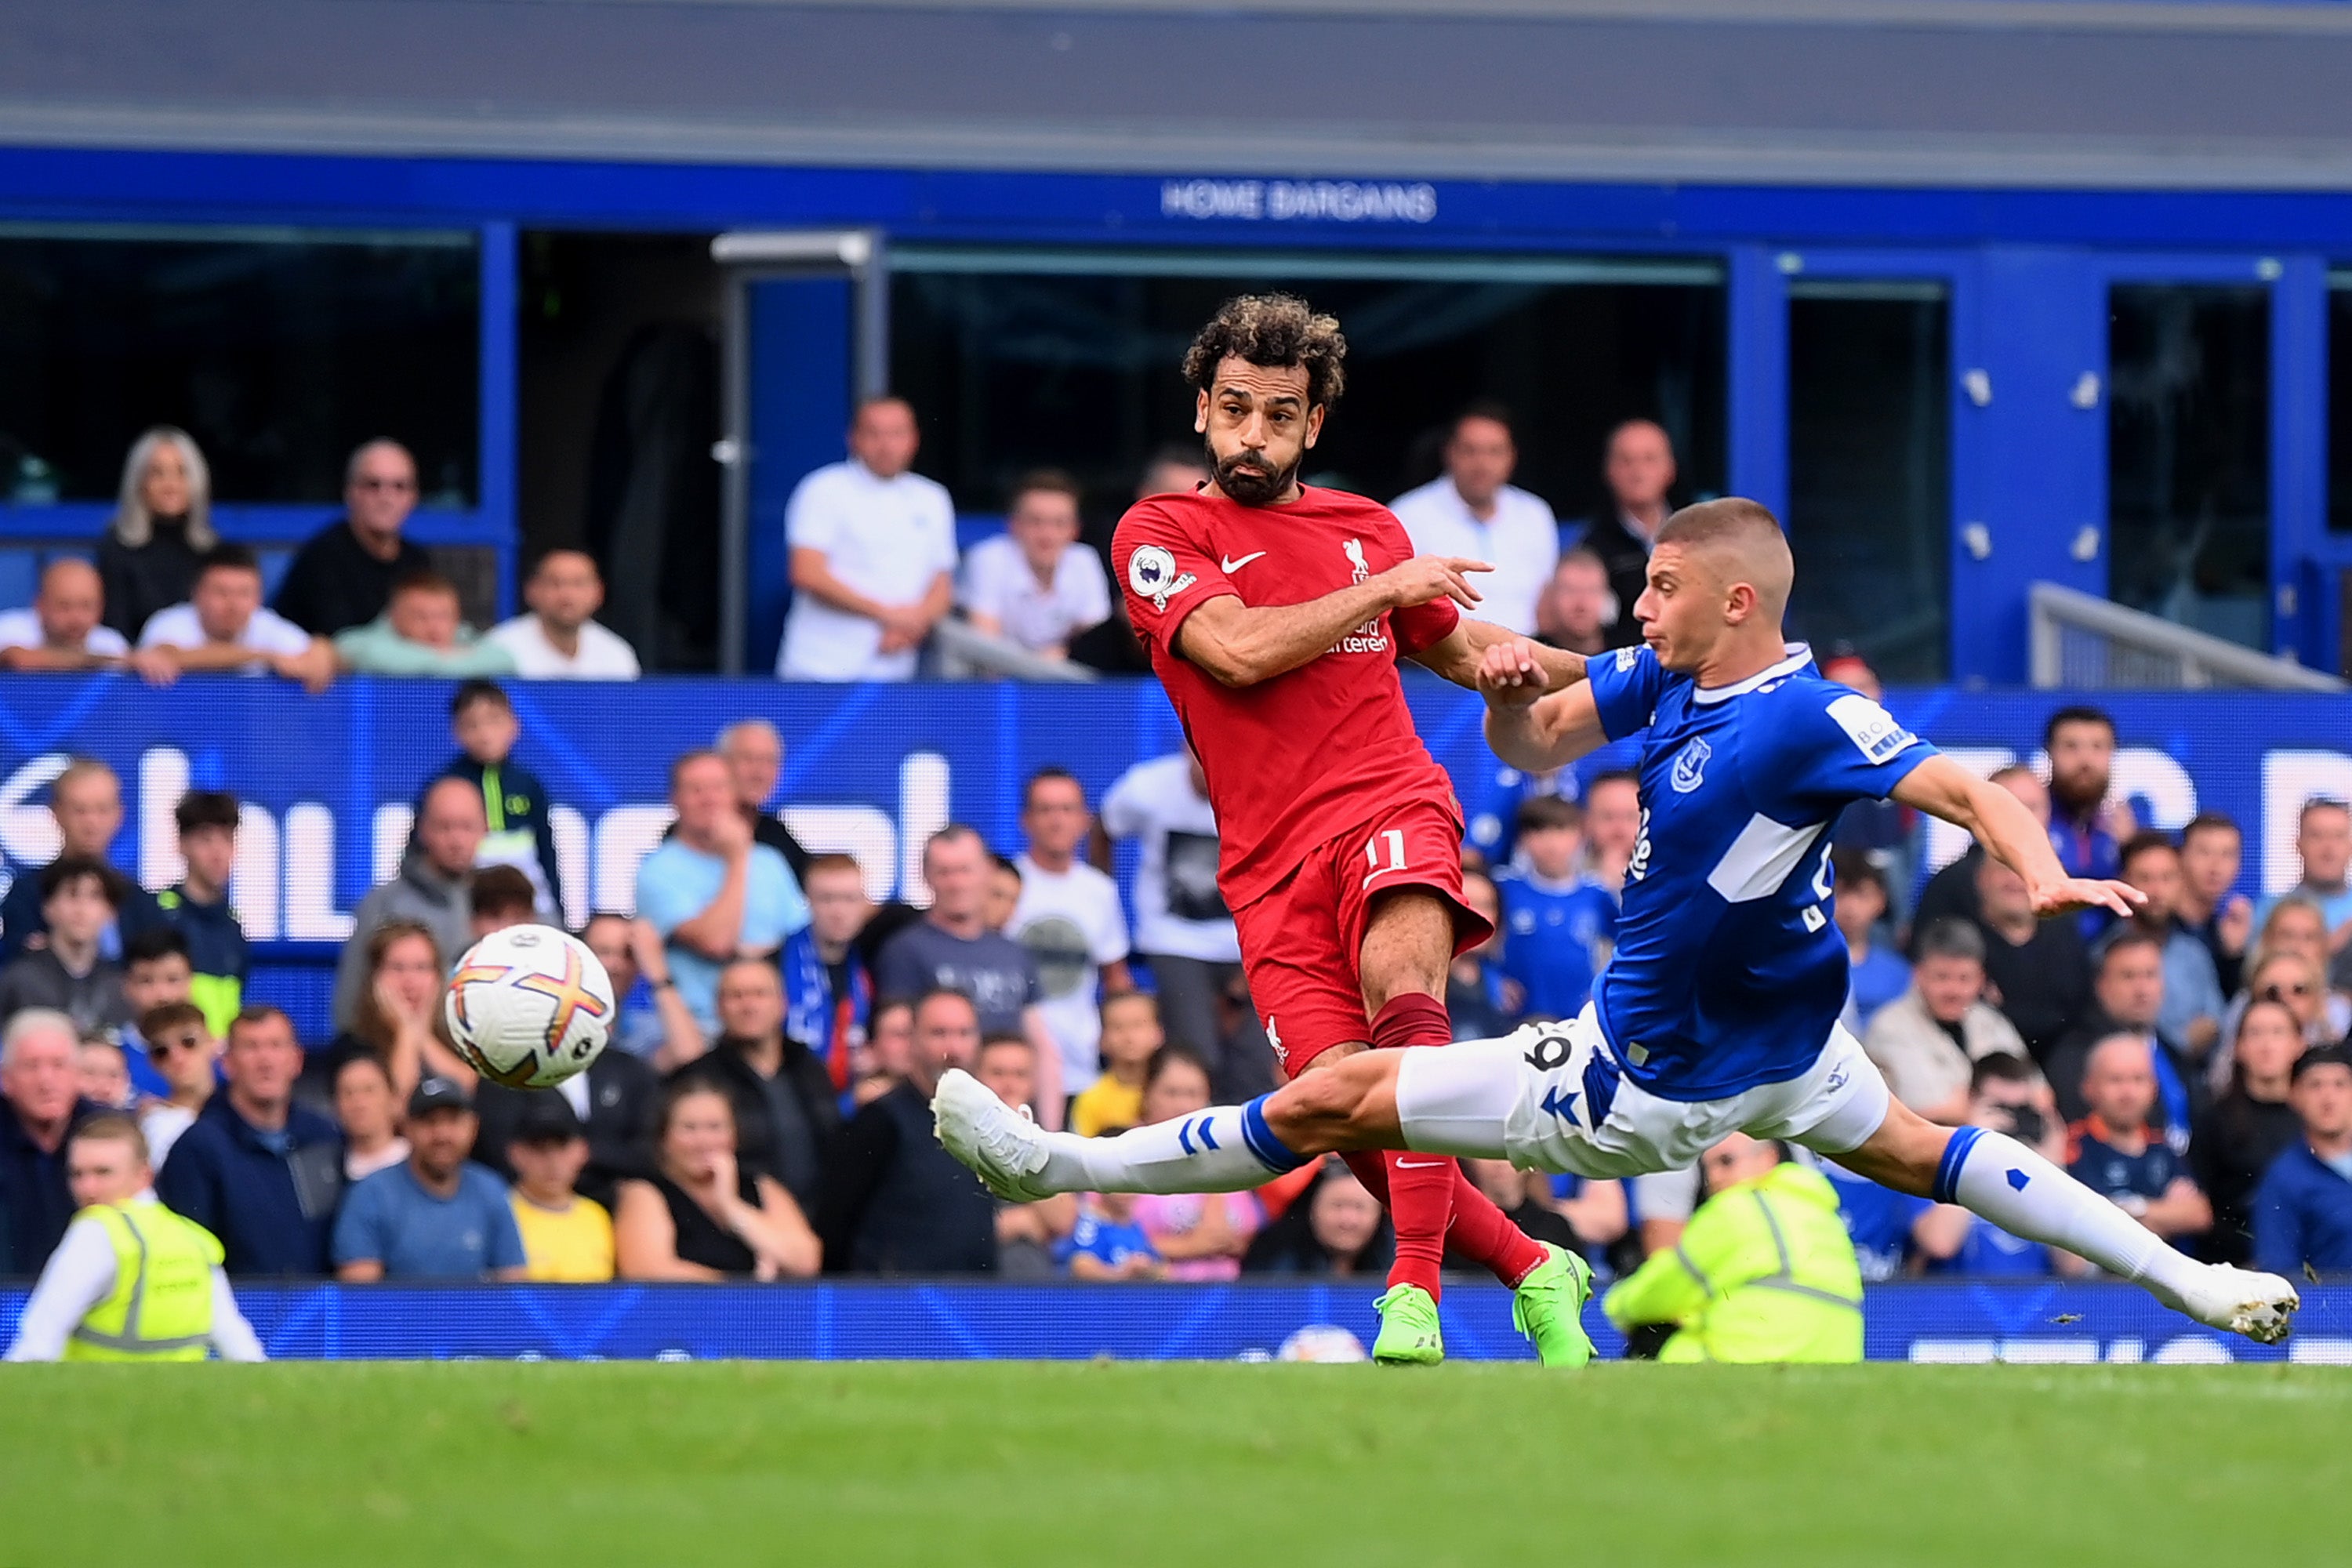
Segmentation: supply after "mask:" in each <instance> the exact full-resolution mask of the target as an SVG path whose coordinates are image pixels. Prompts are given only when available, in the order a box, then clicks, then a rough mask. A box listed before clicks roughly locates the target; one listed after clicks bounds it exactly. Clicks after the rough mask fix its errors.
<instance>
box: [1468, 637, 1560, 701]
mask: <svg viewBox="0 0 2352 1568" xmlns="http://www.w3.org/2000/svg"><path fill="white" fill-rule="evenodd" d="M1550 684H1551V683H1550V679H1549V677H1547V676H1546V675H1545V674H1544V670H1543V666H1542V665H1540V664H1538V662H1537V661H1536V649H1535V645H1534V644H1533V643H1531V642H1529V641H1528V639H1527V638H1525V637H1513V638H1511V639H1510V640H1509V641H1507V642H1498V643H1496V644H1495V645H1494V646H1493V647H1490V648H1488V649H1487V650H1486V652H1485V653H1484V654H1482V655H1480V656H1479V659H1478V669H1477V673H1476V675H1475V678H1474V679H1473V683H1472V685H1473V689H1475V691H1476V692H1477V693H1478V695H1479V696H1481V697H1484V698H1485V699H1486V701H1487V703H1488V704H1489V705H1490V706H1493V707H1496V708H1525V707H1527V706H1528V705H1529V704H1530V703H1532V702H1534V701H1535V700H1536V699H1537V698H1538V697H1541V696H1542V695H1543V694H1544V693H1545V691H1547V690H1549V689H1550Z"/></svg>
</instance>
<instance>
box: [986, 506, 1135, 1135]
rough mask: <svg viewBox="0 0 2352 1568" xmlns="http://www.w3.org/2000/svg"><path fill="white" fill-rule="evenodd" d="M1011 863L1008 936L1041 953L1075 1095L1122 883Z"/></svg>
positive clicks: (1094, 1032)
mask: <svg viewBox="0 0 2352 1568" xmlns="http://www.w3.org/2000/svg"><path fill="white" fill-rule="evenodd" d="M1088 553H1089V554H1091V553H1092V552H1088ZM1013 864H1015V865H1017V866H1019V867H1020V868H1021V901H1020V902H1019V903H1016V904H1014V905H1013V921H1012V923H1011V924H1010V925H1009V926H1007V927H1006V929H1005V934H1006V935H1007V936H1010V937H1012V938H1013V940H1014V941H1015V942H1020V943H1021V944H1022V945H1023V946H1024V947H1026V948H1027V949H1028V950H1029V951H1030V952H1033V953H1034V954H1036V957H1037V980H1038V985H1039V989H1040V990H1041V991H1042V992H1043V993H1044V996H1043V999H1042V1000H1041V1001H1040V1002H1039V1003H1038V1005H1037V1006H1038V1011H1040V1012H1041V1013H1043V1014H1044V1015H1045V1027H1046V1028H1047V1029H1049V1030H1050V1031H1052V1033H1053V1036H1054V1043H1055V1045H1057V1046H1059V1047H1061V1048H1062V1092H1063V1093H1065V1094H1076V1093H1077V1092H1078V1090H1080V1089H1084V1088H1086V1087H1087V1085H1088V1084H1090V1083H1092V1082H1094V1080H1095V1079H1097V1078H1100V1077H1101V1076H1102V1054H1101V1050H1100V1048H1099V1047H1101V1045H1102V965H1104V964H1106V963H1118V961H1119V960H1120V959H1122V958H1125V957H1126V956H1127V913H1126V911H1125V910H1121V909H1120V908H1119V907H1118V883H1116V882H1114V881H1112V880H1111V879H1109V878H1108V877H1106V876H1104V875H1103V874H1102V873H1101V872H1100V871H1097V870H1096V869H1095V868H1093V867H1092V866H1089V865H1087V864H1086V863H1085V862H1084V861H1073V862H1071V865H1070V868H1069V869H1068V870H1066V871H1063V872H1059V873H1056V872H1053V871H1047V870H1045V869H1043V868H1040V867H1039V866H1038V864H1037V862H1035V861H1034V860H1032V859H1031V858H1029V857H1028V856H1026V855H1024V856H1021V857H1020V858H1018V859H1016V860H1015V861H1014V862H1013Z"/></svg>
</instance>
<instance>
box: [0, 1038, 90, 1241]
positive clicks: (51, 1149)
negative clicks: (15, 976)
mask: <svg viewBox="0 0 2352 1568" xmlns="http://www.w3.org/2000/svg"><path fill="white" fill-rule="evenodd" d="M79 1044H80V1040H79V1036H78V1035H77V1033H76V1031H75V1029H74V1024H73V1020H72V1019H71V1018H68V1017H67V1016H65V1015H64V1014H62V1013H58V1012H53V1011H51V1010H50V1009H48V1008H46V1007H33V1008H27V1009H26V1010H25V1011H24V1012H21V1013H19V1014H17V1015H16V1016H15V1017H13V1018H11V1019H9V1020H8V1021H7V1026H6V1027H5V1029H0V1100H5V1101H6V1105H5V1109H0V1276H5V1275H14V1274H34V1273H37V1272H39V1270H40V1268H41V1265H42V1264H43V1263H45V1262H47V1259H48V1256H49V1254H50V1253H51V1252H53V1251H55V1250H56V1249H57V1245H58V1238H59V1237H63V1236H64V1235H65V1233H66V1223H67V1222H68V1220H70V1219H71V1218H72V1217H73V1197H72V1194H70V1193H69V1192H68V1182H67V1168H66V1167H67V1154H66V1135H67V1134H68V1132H70V1131H72V1130H73V1127H74V1124H75V1123H76V1122H78V1121H80V1120H81V1119H82V1118H83V1117H86V1116H89V1115H93V1114H95V1113H96V1112H97V1111H98V1110H100V1107H99V1106H97V1105H94V1104H91V1103H90V1102H89V1101H88V1100H83V1099H82V1098H81V1097H80V1095H79V1093H78V1092H77V1091H76V1087H75V1078H74V1052H75V1049H76V1047H78V1046H79Z"/></svg>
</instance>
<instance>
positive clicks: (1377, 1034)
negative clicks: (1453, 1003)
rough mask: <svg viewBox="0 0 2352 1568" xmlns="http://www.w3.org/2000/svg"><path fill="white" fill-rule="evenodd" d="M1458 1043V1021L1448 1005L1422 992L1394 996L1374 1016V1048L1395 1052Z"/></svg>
mask: <svg viewBox="0 0 2352 1568" xmlns="http://www.w3.org/2000/svg"><path fill="white" fill-rule="evenodd" d="M1453 1043H1454V1022H1453V1020H1452V1019H1450V1018H1448V1017H1447V1016H1445V1004H1444V1003H1443V1002H1440V1001H1439V1000H1438V999H1437V998H1436V997H1434V996H1424V995H1423V994H1421V993H1420V992H1418V991H1412V992H1408V993H1406V994H1404V995H1402V996H1391V997H1390V998H1389V1001H1388V1005H1386V1006H1384V1007H1382V1008H1381V1010H1380V1011H1379V1012H1378V1013H1376V1014H1374V1015H1373V1016H1372V1048H1373V1049H1375V1050H1381V1051H1392V1050H1395V1049H1397V1048H1398V1047H1401V1046H1448V1045H1452V1044H1453Z"/></svg>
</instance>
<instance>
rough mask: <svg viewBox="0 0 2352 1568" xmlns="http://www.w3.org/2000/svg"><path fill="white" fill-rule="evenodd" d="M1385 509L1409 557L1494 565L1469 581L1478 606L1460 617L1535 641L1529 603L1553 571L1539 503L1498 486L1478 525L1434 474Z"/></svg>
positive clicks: (1552, 524)
mask: <svg viewBox="0 0 2352 1568" xmlns="http://www.w3.org/2000/svg"><path fill="white" fill-rule="evenodd" d="M1389 510H1391V511H1392V512H1394V513H1396V516H1397V521H1399V522H1402V523H1403V524H1404V531H1405V532H1406V533H1407V534H1408V535H1410V536H1411V538H1412V548H1413V552H1414V553H1415V554H1417V555H1466V556H1469V557H1471V558H1472V559H1473V560H1477V561H1486V562H1489V563H1492V564H1493V565H1494V568H1495V570H1494V571H1492V572H1490V573H1488V574H1486V575H1484V576H1482V577H1479V578H1477V579H1476V580H1475V581H1476V585H1477V588H1478V591H1479V592H1480V593H1481V594H1483V595H1486V597H1485V599H1484V600H1482V601H1481V602H1480V603H1479V605H1478V606H1477V607H1476V608H1475V609H1472V610H1465V611H1464V612H1463V613H1464V614H1465V615H1467V616H1475V617H1476V618H1477V619H1479V620H1482V621H1492V622H1494V623H1495V624H1496V626H1508V627H1510V628H1511V630H1513V631H1515V632H1518V633H1520V634H1521V635H1523V636H1527V637H1533V636H1534V635H1535V632H1536V603H1537V601H1538V599H1540V598H1541V597H1542V596H1543V591H1544V587H1545V585H1546V584H1549V582H1550V581H1551V574H1552V570H1553V568H1555V567H1557V566H1558V565H1559V522H1558V521H1556V520H1555V519H1554V518H1553V517H1552V514H1551V508H1550V506H1549V505H1548V504H1547V503H1546V502H1545V500H1543V498H1542V497H1541V496H1537V495H1530V494H1529V493H1528V492H1527V491H1526V490H1523V489H1519V488H1518V487H1517V486H1516V485H1505V486H1503V487H1502V488H1501V489H1498V490H1496V492H1495V515H1494V516H1493V517H1491V518H1489V519H1487V520H1486V521H1484V522H1481V521H1478V520H1477V519H1476V518H1475V517H1474V516H1472V515H1471V513H1470V506H1469V503H1468V502H1467V501H1465V500H1463V499H1462V492H1461V491H1459V490H1457V489H1454V481H1453V480H1452V479H1448V478H1445V477H1444V476H1442V475H1441V476H1440V477H1439V478H1437V479H1432V480H1431V481H1430V482H1429V483H1427V484H1425V485H1423V486H1422V487H1421V488H1420V489H1411V490H1407V491H1405V492H1404V494H1402V495H1401V496H1399V497H1397V499H1396V500H1392V501H1391V502H1390V503H1389Z"/></svg>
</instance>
